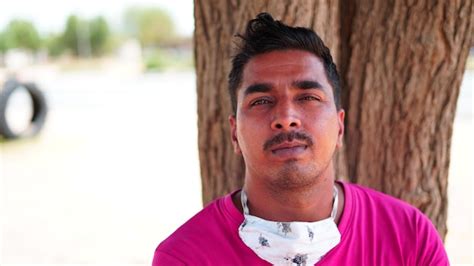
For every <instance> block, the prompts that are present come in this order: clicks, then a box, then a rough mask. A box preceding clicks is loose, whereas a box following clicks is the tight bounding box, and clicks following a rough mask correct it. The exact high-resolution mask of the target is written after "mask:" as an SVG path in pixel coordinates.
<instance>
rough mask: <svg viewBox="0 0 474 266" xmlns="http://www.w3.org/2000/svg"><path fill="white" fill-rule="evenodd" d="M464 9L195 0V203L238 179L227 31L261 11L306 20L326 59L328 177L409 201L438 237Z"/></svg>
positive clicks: (468, 16) (465, 38) (466, 40)
mask: <svg viewBox="0 0 474 266" xmlns="http://www.w3.org/2000/svg"><path fill="white" fill-rule="evenodd" d="M407 2H408V3H407ZM412 2H413V3H412ZM431 2H433V3H431ZM473 9H474V7H473V2H472V1H468V0H466V1H444V3H443V2H442V1H427V0H425V1H355V0H351V1H336V0H335V1H303V0H301V1H290V0H286V1H251V0H241V1H230V0H228V1H218V0H209V1H198V0H196V1H195V23H196V25H195V26H196V32H195V56H196V75H197V90H198V115H199V120H198V127H199V154H200V162H201V175H202V187H203V201H204V203H207V202H209V201H210V200H212V199H214V198H216V197H218V196H221V195H223V194H225V193H228V192H230V191H232V190H235V189H236V188H238V187H239V186H241V184H242V182H243V180H242V177H243V172H244V168H243V160H242V159H241V158H239V157H237V156H235V155H234V154H233V151H232V145H231V142H230V135H229V127H228V121H227V118H228V115H229V114H230V113H231V107H230V101H229V97H228V92H227V74H228V73H229V70H230V58H231V55H232V36H233V35H234V34H236V33H241V32H243V30H244V29H245V26H246V22H247V21H248V20H249V19H251V18H254V17H255V16H256V14H258V13H260V12H262V11H266V12H269V13H271V14H272V15H273V16H274V17H275V18H277V19H280V20H282V21H284V22H285V23H288V24H290V25H298V26H305V27H311V28H313V29H315V30H316V32H318V34H319V35H320V36H321V38H322V39H323V40H324V42H325V43H326V44H327V45H328V47H329V48H330V49H331V52H332V55H333V57H334V58H335V59H336V64H337V65H338V69H339V71H340V74H341V77H342V79H343V84H344V89H343V95H342V102H343V108H344V109H345V110H346V118H347V119H346V132H345V149H344V150H343V151H341V152H339V154H338V155H337V158H336V165H337V177H338V178H339V179H345V180H350V181H352V182H355V183H359V184H362V185H366V186H369V187H372V188H375V189H377V190H380V191H382V192H385V193H387V194H391V195H394V196H396V197H398V198H401V199H403V200H405V201H407V202H409V203H411V204H413V205H415V206H416V207H418V208H419V209H421V210H422V211H423V212H425V213H426V214H427V215H428V216H429V217H430V218H431V220H432V221H433V223H434V224H435V225H436V226H437V228H438V231H439V233H440V235H441V236H442V237H443V238H444V236H445V235H446V214H447V209H446V208H447V177H448V168H449V154H450V144H451V135H452V125H453V121H454V114H455V109H456V100H457V96H458V94H459V87H460V83H461V80H462V75H463V73H464V67H465V65H466V58H467V55H468V51H469V46H470V44H471V42H472V35H473V29H474V26H473V25H474V12H473Z"/></svg>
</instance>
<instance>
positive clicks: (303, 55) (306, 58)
mask: <svg viewBox="0 0 474 266" xmlns="http://www.w3.org/2000/svg"><path fill="white" fill-rule="evenodd" d="M295 80H314V81H318V82H319V83H321V84H322V85H323V87H326V88H330V85H329V83H328V80H327V78H326V73H325V70H324V66H323V63H322V62H321V59H319V58H318V57H317V56H315V55H314V54H312V53H310V52H307V51H300V50H282V51H272V52H269V53H265V54H260V55H257V56H255V57H253V58H252V59H250V60H249V62H248V63H247V64H246V65H245V67H244V71H243V77H242V84H241V88H246V87H248V86H249V85H252V84H255V83H269V84H275V85H278V84H288V83H292V82H294V81H295ZM239 92H240V91H239Z"/></svg>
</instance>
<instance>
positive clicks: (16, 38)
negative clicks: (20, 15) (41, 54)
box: [0, 19, 41, 51]
mask: <svg viewBox="0 0 474 266" xmlns="http://www.w3.org/2000/svg"><path fill="white" fill-rule="evenodd" d="M0 35H1V36H0V51H6V50H9V49H13V48H23V49H26V50H30V51H37V50H38V49H39V48H40V46H41V39H40V36H39V34H38V31H37V30H36V28H35V27H34V25H33V24H32V23H31V22H30V21H27V20H20V19H15V20H12V21H11V22H10V23H9V24H8V26H7V27H6V29H5V30H4V32H2V33H1V34H0Z"/></svg>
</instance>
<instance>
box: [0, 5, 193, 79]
mask: <svg viewBox="0 0 474 266" xmlns="http://www.w3.org/2000/svg"><path fill="white" fill-rule="evenodd" d="M129 41H132V42H133V41H138V42H139V43H140V46H141V56H142V58H141V59H142V63H143V65H144V67H145V69H146V70H153V71H155V70H164V69H167V68H173V69H189V68H192V67H193V60H192V38H191V37H183V36H180V35H179V34H177V32H176V28H175V24H174V22H173V20H172V17H171V16H170V15H169V14H168V12H167V11H166V10H163V9H161V8H158V7H153V6H151V7H147V6H134V7H129V8H127V9H125V11H124V13H123V15H122V24H121V27H119V28H116V29H115V30H114V31H112V30H111V28H110V26H109V24H108V22H107V20H106V19H105V17H103V16H97V17H94V18H87V17H81V16H77V15H74V14H71V15H69V16H68V17H67V18H66V21H65V23H64V27H63V29H62V30H60V31H59V32H50V33H46V34H44V35H42V36H40V35H39V34H38V32H37V30H36V29H35V27H34V25H33V23H31V22H29V21H27V20H21V19H14V20H12V21H11V22H10V23H9V24H8V25H7V26H6V27H5V28H3V29H0V55H4V54H7V52H8V50H10V49H14V48H23V49H26V50H28V51H29V52H31V55H30V56H33V57H34V56H35V54H36V55H37V53H38V52H40V51H45V50H46V51H47V53H48V55H49V56H50V58H52V59H59V58H60V57H62V56H63V55H66V56H72V57H73V58H74V57H76V58H93V57H94V58H100V57H103V56H105V55H111V54H112V52H116V53H117V54H120V53H121V52H120V51H123V50H120V49H121V48H123V46H122V45H125V46H126V43H127V42H128V43H130V42H129ZM138 49H140V48H138ZM2 64H4V63H0V65H2Z"/></svg>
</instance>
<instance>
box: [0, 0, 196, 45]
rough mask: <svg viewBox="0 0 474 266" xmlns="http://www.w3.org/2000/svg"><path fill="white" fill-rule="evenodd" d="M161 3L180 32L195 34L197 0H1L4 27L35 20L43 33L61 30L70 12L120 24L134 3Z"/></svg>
mask: <svg viewBox="0 0 474 266" xmlns="http://www.w3.org/2000/svg"><path fill="white" fill-rule="evenodd" d="M142 5H144V6H152V7H160V8H163V9H164V10H166V11H168V13H169V14H170V15H171V17H172V18H173V21H174V22H175V25H176V28H177V31H178V33H180V34H182V35H185V36H191V35H192V33H193V30H194V15H193V0H168V1H166V0H81V1H77V0H74V1H72V0H39V1H35V0H12V1H11V0H0V30H3V29H4V28H5V26H6V25H7V24H8V23H9V22H10V20H12V19H14V18H22V19H27V20H30V21H32V22H33V23H34V24H35V26H36V28H37V29H38V31H39V32H40V33H49V32H60V31H62V30H63V29H64V25H65V23H66V18H67V17H68V16H69V15H70V14H76V15H79V16H81V17H85V18H91V17H94V16H98V15H102V16H105V17H106V19H107V21H108V22H110V24H111V26H112V27H118V26H119V25H120V23H121V18H122V14H123V12H124V11H125V9H126V8H127V7H130V6H142Z"/></svg>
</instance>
